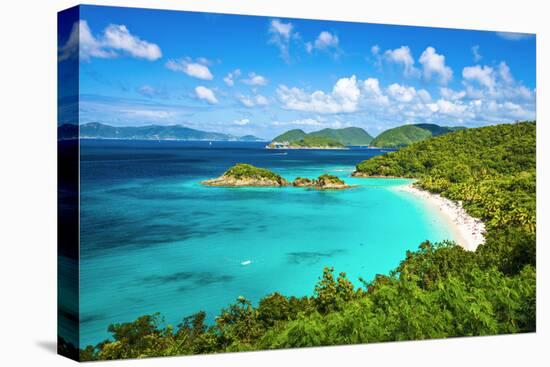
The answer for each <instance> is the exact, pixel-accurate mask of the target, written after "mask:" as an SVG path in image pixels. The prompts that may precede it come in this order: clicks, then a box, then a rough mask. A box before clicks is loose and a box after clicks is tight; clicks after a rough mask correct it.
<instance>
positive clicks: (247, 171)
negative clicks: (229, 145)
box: [201, 163, 290, 187]
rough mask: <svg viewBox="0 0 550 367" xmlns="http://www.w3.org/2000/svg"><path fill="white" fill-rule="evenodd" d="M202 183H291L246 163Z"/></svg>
mask: <svg viewBox="0 0 550 367" xmlns="http://www.w3.org/2000/svg"><path fill="white" fill-rule="evenodd" d="M201 183H202V184H203V185H206V186H225V187H242V186H252V187H281V186H289V185H290V183H289V182H288V181H287V180H285V179H284V178H282V177H281V176H279V175H278V174H276V173H273V172H271V171H270V170H268V169H265V168H258V167H254V166H253V165H250V164H245V163H238V164H236V165H234V166H233V167H231V168H230V169H228V170H227V171H225V172H224V174H223V175H221V176H220V177H218V178H213V179H210V180H206V181H202V182H201Z"/></svg>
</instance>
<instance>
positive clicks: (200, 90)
mask: <svg viewBox="0 0 550 367" xmlns="http://www.w3.org/2000/svg"><path fill="white" fill-rule="evenodd" d="M195 95H196V96H197V98H198V99H202V100H205V101H206V102H208V103H209V104H216V103H218V100H217V98H216V95H215V94H214V91H213V90H212V89H209V88H206V87H204V86H202V85H199V86H198V87H196V88H195Z"/></svg>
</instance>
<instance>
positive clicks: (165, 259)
mask: <svg viewBox="0 0 550 367" xmlns="http://www.w3.org/2000/svg"><path fill="white" fill-rule="evenodd" d="M88 144H89V146H87V145H85V146H83V147H82V148H81V151H82V152H83V153H82V157H83V158H82V163H81V175H82V178H81V191H82V193H81V207H82V209H81V269H80V287H81V299H80V312H81V346H85V345H87V344H92V343H93V344H95V343H97V342H99V341H101V340H103V339H105V338H107V337H108V336H109V334H108V333H107V331H106V329H107V326H108V325H109V324H110V323H113V322H125V321H131V320H133V319H135V318H136V317H138V316H140V315H144V314H150V313H154V312H160V313H161V314H162V315H163V316H165V318H166V321H167V323H170V324H172V325H177V324H178V323H179V322H180V321H181V319H182V318H183V317H185V316H188V315H190V314H192V313H194V312H197V311H199V310H204V311H206V312H207V315H208V319H209V320H210V321H212V320H213V319H214V317H215V316H216V315H217V314H218V313H219V311H220V309H221V308H222V307H224V306H227V305H228V304H230V303H232V302H234V301H235V299H236V298H237V297H238V296H244V297H246V298H248V299H250V300H252V301H253V302H257V301H258V300H259V299H260V298H261V297H263V296H265V295H267V294H269V293H272V292H274V291H278V292H281V293H283V294H285V295H294V296H304V295H311V294H312V293H313V288H314V285H315V283H316V281H317V280H318V278H319V276H320V275H321V273H322V269H323V267H324V266H333V267H334V268H335V270H336V271H337V272H340V271H345V272H346V273H347V275H348V277H349V278H350V279H351V280H352V281H353V282H354V283H355V284H356V285H360V282H359V281H358V278H359V277H363V278H365V279H372V277H373V276H374V275H375V274H377V273H387V272H388V271H389V270H391V269H393V268H394V267H395V266H396V265H398V263H399V261H400V260H402V259H403V258H404V256H405V252H406V251H407V250H412V249H416V248H417V247H418V245H419V244H420V242H422V241H424V240H426V239H429V240H432V241H439V240H443V239H449V238H452V234H451V233H452V232H451V230H450V228H448V227H447V225H446V223H445V222H444V221H443V220H442V219H440V218H439V217H437V214H436V213H434V212H433V211H430V210H429V209H428V208H427V206H426V204H425V203H424V202H423V201H421V200H419V199H417V198H415V197H414V196H412V195H411V194H408V193H405V192H399V191H396V190H395V187H397V186H399V185H404V184H407V183H409V182H410V181H408V180H404V179H358V178H352V177H350V173H351V172H352V171H353V168H354V166H353V165H354V164H355V163H357V162H359V161H361V160H362V159H364V158H368V157H369V156H372V155H376V154H380V153H381V152H378V151H373V150H369V151H367V150H357V151H354V152H350V151H348V152H337V151H332V152H318V151H299V152H291V151H289V152H288V154H281V155H275V154H279V153H273V152H271V151H270V152H266V150H265V149H261V146H258V145H250V146H246V147H244V148H243V147H242V146H237V147H234V146H232V145H228V146H221V147H220V148H219V149H217V151H216V152H213V151H212V150H209V147H207V146H206V144H204V146H203V145H198V146H197V147H195V146H189V145H182V146H179V145H177V144H175V143H173V144H175V145H166V146H163V148H165V149H164V150H162V149H161V150H159V149H158V148H152V147H150V146H148V145H147V144H145V146H143V147H142V146H140V147H136V146H134V145H131V144H130V143H127V144H130V145H121V146H117V145H116V143H113V142H109V143H107V142H105V143H101V142H95V143H92V142H90V143H88ZM102 144H107V146H103V145H102ZM119 144H122V143H119ZM245 158H248V159H247V160H245ZM233 160H234V161H235V162H236V161H246V162H251V163H253V164H258V165H260V164H262V163H263V165H262V166H264V167H270V168H273V169H276V171H277V172H278V173H280V174H281V175H282V176H284V177H285V178H287V179H288V180H292V179H294V178H295V177H296V176H302V177H316V176H319V175H320V174H322V173H330V174H334V175H337V176H339V177H341V178H343V179H344V180H345V181H346V182H347V183H348V184H351V185H357V187H356V188H354V189H350V190H343V191H318V190H309V189H300V188H292V187H289V188H213V187H204V186H201V185H200V184H199V182H200V181H201V180H203V179H207V178H211V177H214V176H217V175H219V174H221V173H222V172H223V170H224V169H225V168H227V167H229V163H235V162H233Z"/></svg>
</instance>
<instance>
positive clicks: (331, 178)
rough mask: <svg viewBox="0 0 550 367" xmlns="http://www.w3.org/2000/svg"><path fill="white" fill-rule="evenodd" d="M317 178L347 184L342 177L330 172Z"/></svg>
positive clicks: (324, 181)
mask: <svg viewBox="0 0 550 367" xmlns="http://www.w3.org/2000/svg"><path fill="white" fill-rule="evenodd" d="M317 180H318V181H319V182H321V183H333V184H339V185H343V184H345V182H344V180H342V179H340V178H339V177H336V176H333V175H329V174H328V173H324V174H322V175H321V176H319V178H318V179H317Z"/></svg>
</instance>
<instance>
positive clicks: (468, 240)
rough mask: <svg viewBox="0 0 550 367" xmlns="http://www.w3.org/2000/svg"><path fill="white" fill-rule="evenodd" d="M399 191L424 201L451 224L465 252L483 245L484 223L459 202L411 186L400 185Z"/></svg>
mask: <svg viewBox="0 0 550 367" xmlns="http://www.w3.org/2000/svg"><path fill="white" fill-rule="evenodd" d="M396 189H397V190H399V191H405V192H409V193H411V194H413V195H416V196H419V197H421V198H423V199H425V200H426V201H427V202H428V203H429V204H430V205H432V206H433V207H434V209H435V210H439V212H440V213H441V214H442V216H443V217H444V218H445V219H446V220H447V221H448V222H449V223H450V224H451V227H452V228H453V230H454V231H455V234H456V237H457V241H456V242H457V243H458V245H460V246H461V247H462V248H464V249H465V250H469V251H475V250H476V249H477V247H478V246H479V245H481V244H483V243H485V223H483V221H481V220H480V219H477V218H474V217H472V216H470V215H469V214H468V213H467V212H466V210H464V208H463V207H462V204H461V203H460V202H454V201H452V200H449V199H447V198H444V197H442V196H441V195H438V194H433V193H431V192H429V191H426V190H422V189H419V188H416V187H414V186H413V185H412V184H408V185H401V186H398V187H397V188H396Z"/></svg>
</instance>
